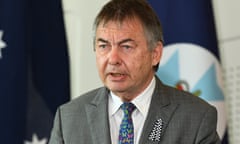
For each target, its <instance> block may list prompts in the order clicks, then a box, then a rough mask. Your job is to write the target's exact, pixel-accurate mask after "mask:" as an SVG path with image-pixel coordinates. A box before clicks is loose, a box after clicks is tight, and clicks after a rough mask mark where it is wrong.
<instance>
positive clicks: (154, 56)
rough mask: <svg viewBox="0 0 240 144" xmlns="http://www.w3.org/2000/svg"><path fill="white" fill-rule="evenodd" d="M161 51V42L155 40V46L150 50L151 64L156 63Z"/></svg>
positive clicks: (158, 60)
mask: <svg viewBox="0 0 240 144" xmlns="http://www.w3.org/2000/svg"><path fill="white" fill-rule="evenodd" d="M162 51H163V43H162V42H160V41H159V42H157V44H156V46H155V48H154V49H153V51H152V59H153V60H152V65H153V66H155V65H157V64H158V63H159V62H160V60H161V57H162Z"/></svg>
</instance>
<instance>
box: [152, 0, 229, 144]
mask: <svg viewBox="0 0 240 144" xmlns="http://www.w3.org/2000/svg"><path fill="white" fill-rule="evenodd" d="M148 1H149V3H150V4H151V5H152V7H153V8H154V9H155V11H156V12H157V13H158V16H159V18H160V20H161V23H162V27H163V34H164V50H163V57H162V61H161V62H160V66H159V70H158V72H157V75H158V76H159V77H160V78H161V80H162V81H163V82H164V83H165V84H168V85H170V86H173V87H176V88H177V89H180V90H185V91H188V92H191V93H193V94H194V95H196V96H198V97H200V98H202V99H204V100H206V101H208V102H209V103H210V104H212V105H214V106H215V107H216V108H217V111H218V124H217V131H218V134H219V136H220V138H221V139H222V140H223V142H222V143H227V142H226V140H225V138H224V136H225V134H226V125H227V124H226V113H225V103H224V95H223V89H222V87H223V86H222V85H223V82H222V76H221V66H220V60H219V51H218V44H217V37H216V30H215V22H214V15H213V8H212V3H211V2H212V1H210V0H198V1H190V0H157V1H156V0H148Z"/></svg>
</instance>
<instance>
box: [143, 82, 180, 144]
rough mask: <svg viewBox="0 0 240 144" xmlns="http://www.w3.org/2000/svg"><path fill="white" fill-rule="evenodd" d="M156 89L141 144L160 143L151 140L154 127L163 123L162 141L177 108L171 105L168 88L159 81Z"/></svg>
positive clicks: (175, 105)
mask: <svg viewBox="0 0 240 144" xmlns="http://www.w3.org/2000/svg"><path fill="white" fill-rule="evenodd" d="M156 80H157V82H156V88H155V90H154V93H153V97H152V100H151V104H150V107H149V112H148V116H147V118H146V121H145V124H144V127H143V131H142V135H141V138H140V143H141V144H155V143H156V144H157V143H159V141H156V140H150V139H149V136H150V134H151V133H154V132H153V129H154V127H156V125H158V124H157V122H158V121H162V122H161V126H162V128H161V131H160V132H158V133H160V141H161V139H162V137H163V135H164V131H165V129H166V128H167V126H168V122H169V121H170V119H171V117H172V115H173V113H174V112H175V110H176V108H177V106H178V105H177V104H172V103H170V99H169V97H170V95H171V94H169V91H167V90H166V87H165V86H164V85H163V84H162V83H161V82H160V81H159V79H157V78H156Z"/></svg>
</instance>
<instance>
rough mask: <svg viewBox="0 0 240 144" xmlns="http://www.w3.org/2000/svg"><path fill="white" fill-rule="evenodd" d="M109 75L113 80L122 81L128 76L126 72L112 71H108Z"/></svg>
mask: <svg viewBox="0 0 240 144" xmlns="http://www.w3.org/2000/svg"><path fill="white" fill-rule="evenodd" d="M108 76H109V78H110V80H112V81H122V80H124V79H125V78H126V76H127V75H126V74H124V73H113V72H111V73H108Z"/></svg>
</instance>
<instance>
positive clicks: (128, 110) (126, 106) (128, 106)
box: [121, 102, 136, 115]
mask: <svg viewBox="0 0 240 144" xmlns="http://www.w3.org/2000/svg"><path fill="white" fill-rule="evenodd" d="M135 108H136V107H135V105H134V104H133V103H130V102H124V103H123V104H122V105H121V109H122V110H123V112H124V114H125V115H131V114H132V112H133V111H134V109H135Z"/></svg>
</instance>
